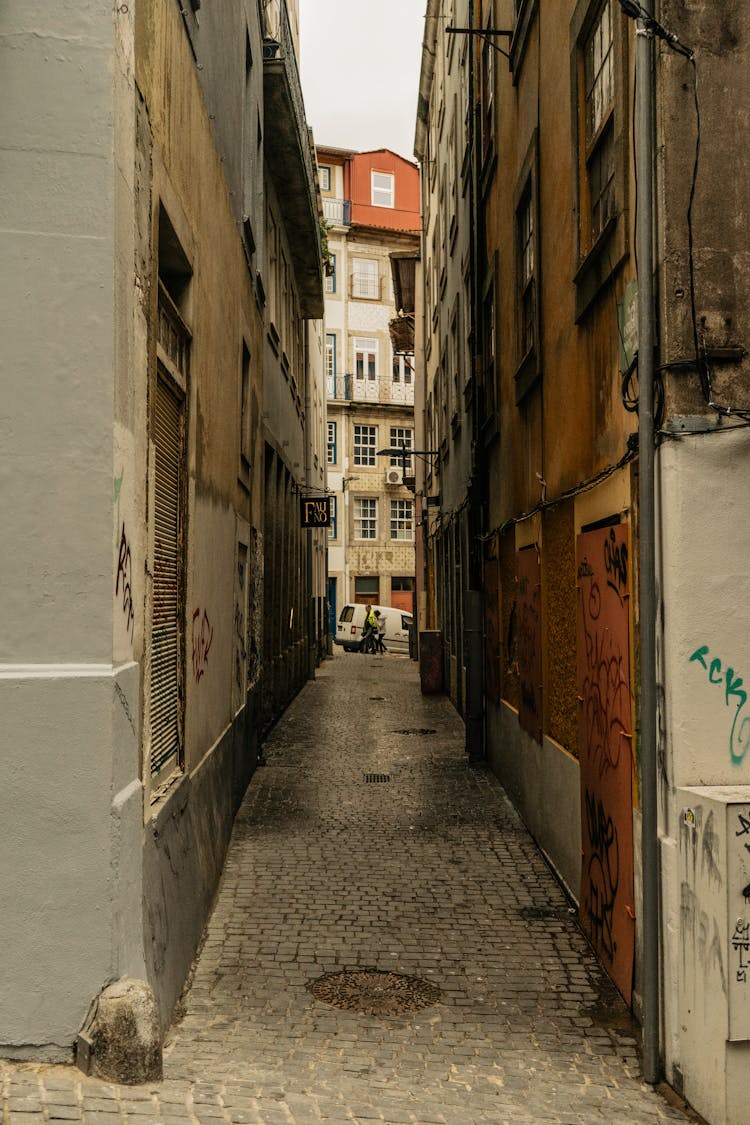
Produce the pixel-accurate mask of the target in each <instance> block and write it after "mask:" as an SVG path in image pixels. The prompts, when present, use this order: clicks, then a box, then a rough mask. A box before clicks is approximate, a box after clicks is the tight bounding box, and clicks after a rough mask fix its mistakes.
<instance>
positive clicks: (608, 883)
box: [585, 789, 620, 961]
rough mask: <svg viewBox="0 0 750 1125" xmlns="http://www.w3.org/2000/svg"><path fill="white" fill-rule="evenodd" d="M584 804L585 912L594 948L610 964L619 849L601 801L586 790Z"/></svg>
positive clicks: (614, 829) (613, 940) (612, 954)
mask: <svg viewBox="0 0 750 1125" xmlns="http://www.w3.org/2000/svg"><path fill="white" fill-rule="evenodd" d="M585 802H586V831H587V833H588V842H589V869H588V876H589V885H588V907H587V909H588V916H589V920H590V922H591V935H592V938H593V940H594V943H595V944H596V946H597V947H598V948H600V949H602V950H603V952H604V953H605V954H606V955H607V957H609V959H610V961H613V960H614V956H615V952H616V950H617V943H616V941H615V938H614V911H615V901H616V899H617V888H618V887H619V884H620V845H619V841H618V838H617V829H616V827H615V824H614V822H613V820H612V817H611V816H608V815H607V813H606V812H605V810H604V804H603V803H602V801H601V799H600V798H599V797H597V795H596V794H595V793H591V792H590V791H589V790H588V789H587V790H586V795H585Z"/></svg>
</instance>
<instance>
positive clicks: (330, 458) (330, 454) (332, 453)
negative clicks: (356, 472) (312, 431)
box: [326, 422, 337, 465]
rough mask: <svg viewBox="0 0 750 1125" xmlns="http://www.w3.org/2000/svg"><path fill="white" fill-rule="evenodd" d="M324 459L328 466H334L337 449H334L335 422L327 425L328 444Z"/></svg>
mask: <svg viewBox="0 0 750 1125" xmlns="http://www.w3.org/2000/svg"><path fill="white" fill-rule="evenodd" d="M326 459H327V462H328V464H329V465H335V464H336V461H337V449H336V423H335V422H329V423H328V442H327V452H326Z"/></svg>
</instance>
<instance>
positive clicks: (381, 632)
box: [375, 609, 388, 653]
mask: <svg viewBox="0 0 750 1125" xmlns="http://www.w3.org/2000/svg"><path fill="white" fill-rule="evenodd" d="M375 617H376V618H377V622H378V623H377V630H378V647H377V649H376V650H375V651H376V652H379V653H384V652H387V651H388V650H387V648H386V647H385V641H384V639H383V638H384V637H385V614H383V613H381V612H380V610H379V609H376V610H375Z"/></svg>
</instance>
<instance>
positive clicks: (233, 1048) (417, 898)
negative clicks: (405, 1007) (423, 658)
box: [0, 653, 688, 1125]
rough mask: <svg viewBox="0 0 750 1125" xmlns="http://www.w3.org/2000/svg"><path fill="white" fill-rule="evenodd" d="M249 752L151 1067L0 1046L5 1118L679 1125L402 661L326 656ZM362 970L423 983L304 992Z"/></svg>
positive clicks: (508, 826) (458, 734)
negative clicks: (156, 1070)
mask: <svg viewBox="0 0 750 1125" xmlns="http://www.w3.org/2000/svg"><path fill="white" fill-rule="evenodd" d="M265 753H266V758H267V765H266V766H265V767H263V768H261V769H259V770H258V771H257V773H256V775H255V777H254V779H253V781H252V783H251V786H250V789H249V791H248V793H247V796H246V798H245V801H244V804H243V806H242V808H241V810H240V813H239V815H238V818H237V822H236V826H235V831H234V836H233V840H232V844H231V848H230V853H229V856H228V860H227V864H226V868H225V872H224V877H223V880H222V884H221V887H220V890H219V895H218V898H217V901H216V905H215V909H214V912H213V915H212V917H211V920H210V923H209V925H208V928H207V931H206V934H205V940H204V944H203V947H202V950H201V952H200V956H199V958H198V961H197V964H196V966H195V969H194V974H193V979H192V982H191V985H190V987H189V989H187V990H186V993H185V996H184V998H183V1004H182V1009H181V1011H180V1013H179V1014H178V1017H177V1019H176V1021H175V1024H174V1026H173V1027H172V1029H171V1031H170V1033H169V1035H168V1038H167V1042H166V1045H165V1056H164V1081H163V1082H161V1083H159V1084H156V1085H154V1086H149V1087H136V1088H116V1087H113V1086H111V1085H108V1084H106V1083H103V1082H100V1081H97V1080H94V1079H89V1078H85V1077H83V1076H82V1075H81V1074H80V1073H79V1072H78V1071H76V1070H74V1069H72V1068H65V1067H32V1066H21V1065H11V1064H0V1074H1V1075H2V1079H3V1095H4V1111H5V1117H4V1120H5V1122H6V1123H9V1122H12V1123H13V1125H20V1123H22V1122H23V1123H29V1125H31V1123H32V1122H36V1121H42V1120H45V1121H53V1120H64V1121H82V1122H85V1125H114V1123H115V1122H116V1121H117V1122H119V1121H130V1122H137V1123H138V1125H145V1123H146V1122H148V1121H153V1122H157V1121H158V1122H161V1123H163V1125H170V1123H171V1122H178V1121H179V1122H185V1121H191V1122H218V1121H224V1122H234V1123H237V1125H240V1123H244V1122H247V1123H251V1122H256V1123H262V1125H308V1123H312V1122H320V1121H329V1122H343V1121H348V1122H360V1123H362V1125H366V1123H370V1122H379V1121H383V1122H390V1123H393V1125H396V1123H406V1122H411V1123H415V1125H417V1123H419V1125H428V1123H448V1125H471V1123H472V1122H477V1123H479V1122H483V1123H484V1122H491V1123H497V1125H499V1123H501V1122H508V1123H513V1125H516V1123H518V1122H558V1123H565V1125H573V1123H589V1122H604V1121H606V1122H610V1123H611V1122H618V1123H634V1122H658V1121H662V1120H673V1121H679V1120H682V1121H685V1120H688V1115H687V1114H686V1113H685V1112H684V1111H683V1110H682V1109H680V1108H679V1107H678V1106H677V1105H676V1104H671V1103H670V1102H668V1101H667V1100H666V1099H665V1097H664V1096H663V1095H662V1094H661V1093H659V1092H654V1091H652V1090H651V1088H650V1087H647V1086H645V1085H644V1084H642V1082H641V1080H640V1077H639V1073H640V1072H639V1061H638V1053H637V1040H636V1032H635V1029H634V1028H633V1027H632V1026H631V1024H630V1023H629V1020H628V1014H627V1012H626V1009H625V1007H624V1005H622V1003H621V1002H620V1000H619V998H618V997H617V996H616V994H615V993H614V991H613V989H612V988H611V987H610V986H609V984H608V982H607V980H606V978H605V977H604V976H603V974H602V972H601V971H600V969H599V967H598V965H597V963H596V962H595V960H594V959H593V957H592V955H591V954H590V952H589V949H588V946H587V944H586V942H585V940H584V939H583V937H582V935H581V933H580V931H579V930H578V928H577V925H576V920H575V916H574V914H573V913H572V912H571V910H570V906H569V903H568V901H567V899H566V897H565V896H564V894H563V893H562V891H561V890H560V888H559V886H558V884H557V883H556V881H555V880H554V878H553V877H552V876H551V874H550V872H549V870H548V868H547V866H546V864H545V862H544V860H543V858H542V857H541V855H540V854H539V853H538V851H537V850H536V848H535V846H534V844H533V842H532V841H531V839H530V837H529V836H528V834H527V833H526V831H525V829H524V828H523V826H522V824H521V822H520V821H519V819H518V817H517V816H516V815H515V813H514V811H513V810H512V808H511V806H510V805H509V803H508V801H507V800H506V798H505V796H504V793H503V791H502V789H501V788H500V786H499V785H498V783H497V782H496V781H495V779H494V778H493V776H492V775H491V774H490V773H489V772H487V771H486V770H484V769H473V768H470V767H469V766H468V765H467V762H466V758H465V755H464V750H463V727H462V724H461V722H460V720H459V719H458V718H457V716H456V715H455V713H454V711H453V709H452V707H451V706H450V704H449V703H448V702H447V701H446V700H445V699H444V698H442V697H438V698H434V697H423V696H422V695H421V693H420V690H419V683H418V675H417V669H416V665H415V664H414V663H412V662H411V661H409V660H408V659H406V658H403V657H397V656H391V655H388V656H385V657H362V656H355V655H343V654H340V653H337V654H336V655H335V656H334V657H333V658H332V659H330V660H328V661H326V662H325V664H324V665H323V666H322V667H321V668H320V669H319V670H318V674H317V679H316V680H315V681H314V682H311V683H310V684H308V685H307V686H306V687H305V688H304V689H303V691H302V692H301V694H300V695H299V696H298V697H297V699H296V700H295V702H294V703H293V705H292V706H291V708H290V709H289V710H288V711H287V713H286V715H285V716H284V717H283V718H282V720H281V722H280V723H279V724H278V726H277V727H276V728H275V730H274V731H273V732H272V734H271V736H270V737H269V739H268V741H267V743H266V746H265ZM366 968H370V969H377V970H385V971H389V972H394V973H402V974H406V975H408V976H410V977H417V978H420V979H421V980H426V981H429V982H432V983H433V985H435V986H437V988H438V989H439V991H440V995H439V999H438V1000H437V1002H436V1003H432V1004H431V1005H429V1006H427V1007H424V1008H422V1009H421V1010H418V1011H413V1012H406V1013H402V1014H395V1015H387V1016H383V1015H363V1014H361V1013H360V1012H357V1011H353V1010H344V1009H341V1008H337V1007H333V1006H331V1005H329V1004H327V1003H324V1002H322V1001H320V1000H318V999H316V998H315V997H314V996H313V995H312V994H311V992H310V990H309V985H310V983H311V982H312V981H314V980H316V979H317V978H320V977H321V976H324V975H325V974H330V973H334V972H340V971H345V970H361V969H366ZM382 979H383V981H384V984H387V978H385V977H383V978H382Z"/></svg>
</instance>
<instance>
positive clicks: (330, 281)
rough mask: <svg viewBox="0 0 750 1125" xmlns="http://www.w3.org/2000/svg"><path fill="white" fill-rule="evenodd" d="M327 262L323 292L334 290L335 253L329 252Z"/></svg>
mask: <svg viewBox="0 0 750 1125" xmlns="http://www.w3.org/2000/svg"><path fill="white" fill-rule="evenodd" d="M328 262H329V265H328V271H329V272H327V273H326V275H325V278H324V281H325V292H326V293H335V292H336V255H335V254H330V255H329V257H328Z"/></svg>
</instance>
